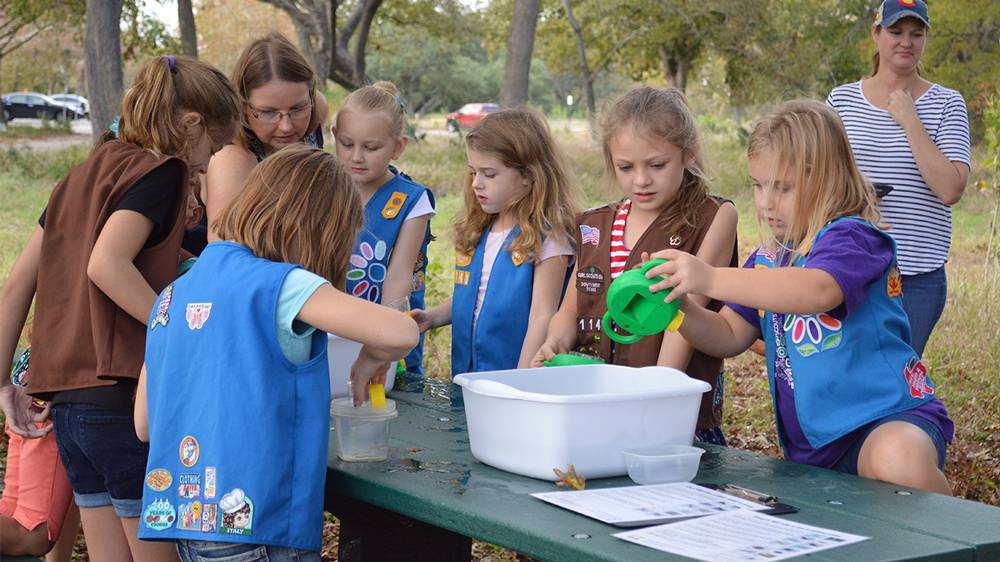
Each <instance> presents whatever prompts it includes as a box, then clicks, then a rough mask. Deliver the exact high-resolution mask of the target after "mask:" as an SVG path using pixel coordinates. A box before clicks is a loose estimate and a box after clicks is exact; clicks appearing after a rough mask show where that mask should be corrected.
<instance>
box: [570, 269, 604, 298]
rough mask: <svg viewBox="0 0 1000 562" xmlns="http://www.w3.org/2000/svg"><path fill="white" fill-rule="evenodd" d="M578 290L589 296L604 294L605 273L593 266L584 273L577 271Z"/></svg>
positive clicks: (583, 271)
mask: <svg viewBox="0 0 1000 562" xmlns="http://www.w3.org/2000/svg"><path fill="white" fill-rule="evenodd" d="M576 288H577V290H579V291H583V292H584V293H587V294H588V295H597V294H600V293H602V292H604V272H603V271H601V270H600V269H598V268H597V266H593V265H591V266H589V267H587V268H586V269H584V270H582V271H577V272H576Z"/></svg>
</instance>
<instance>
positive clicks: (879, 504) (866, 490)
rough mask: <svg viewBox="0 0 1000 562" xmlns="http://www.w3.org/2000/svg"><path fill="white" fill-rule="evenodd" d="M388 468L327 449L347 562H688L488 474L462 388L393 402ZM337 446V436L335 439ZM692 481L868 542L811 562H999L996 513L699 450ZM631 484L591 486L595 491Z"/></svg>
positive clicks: (756, 458)
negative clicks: (503, 552) (749, 496)
mask: <svg viewBox="0 0 1000 562" xmlns="http://www.w3.org/2000/svg"><path fill="white" fill-rule="evenodd" d="M391 398H393V399H394V400H396V404H397V408H398V411H399V417H398V419H396V420H395V421H394V422H393V425H392V438H391V440H390V447H391V448H390V454H389V459H388V460H387V461H383V462H371V463H349V462H343V461H340V460H339V459H337V457H336V450H335V448H334V445H333V443H332V442H331V447H330V460H329V470H328V471H327V486H326V498H325V500H326V501H325V503H326V508H327V510H328V511H330V512H331V513H333V514H334V515H336V516H338V518H340V520H341V536H340V560H341V561H342V562H354V561H362V560H364V561H367V560H372V561H379V562H383V561H391V560H428V561H430V560H434V561H446V560H449V561H450V560H456V561H457V560H469V559H470V544H471V541H470V539H469V537H472V538H476V539H478V540H481V541H485V542H488V543H492V544H496V545H499V546H502V547H504V548H507V549H510V550H514V551H516V552H519V553H522V554H525V555H527V556H530V557H532V558H537V559H539V560H552V561H556V560H573V561H582V562H585V561H595V562H596V561H619V560H629V561H636V562H642V561H645V560H689V559H688V558H685V557H681V556H674V555H670V554H667V553H664V552H660V551H657V550H654V549H650V548H645V547H643V546H639V545H635V544H632V543H628V542H625V541H623V540H620V539H617V538H614V537H613V536H612V534H614V533H617V532H620V531H622V530H623V529H619V528H617V527H614V526H611V525H606V524H604V523H601V522H599V521H596V520H593V519H590V518H587V517H584V516H582V515H579V514H576V513H573V512H570V511H567V510H564V509H561V508H559V507H556V506H553V505H550V504H547V503H545V502H542V501H540V500H538V499H535V498H533V497H531V496H530V495H529V494H531V493H534V492H551V491H556V490H557V488H556V487H555V486H554V485H553V483H551V482H545V481H541V480H535V479H532V478H526V477H523V476H518V475H516V474H512V473H509V472H505V471H501V470H498V469H495V468H492V467H490V466H488V465H485V464H483V463H480V462H479V461H477V460H476V459H475V458H473V456H472V453H471V452H470V449H469V435H468V432H467V430H466V424H465V413H464V409H463V407H462V403H461V389H460V388H459V387H457V386H454V385H450V384H449V383H438V382H436V381H431V382H429V383H428V385H427V388H426V389H425V391H424V392H423V393H410V392H394V393H392V394H391ZM331 437H332V434H331ZM703 447H704V448H705V450H706V453H705V454H704V456H702V460H701V467H700V469H699V472H698V476H697V477H696V478H695V482H701V483H714V484H734V485H737V486H743V487H745V488H750V489H752V490H757V491H760V492H763V493H766V494H771V495H774V496H776V497H777V498H778V499H779V500H780V501H781V502H783V503H787V504H791V505H794V506H796V507H798V508H799V512H798V513H794V514H790V515H782V516H781V517H787V518H789V519H790V520H792V521H796V522H799V523H804V524H807V525H816V526H819V527H825V528H829V529H833V530H837V531H842V532H846V533H853V534H857V535H864V536H867V537H871V539H870V540H866V541H863V542H860V543H857V544H853V545H849V546H845V547H840V548H835V549H831V550H825V551H822V552H818V553H815V554H812V555H810V556H809V558H810V559H812V560H840V561H850V562H860V561H873V562H874V561H899V560H934V561H950V560H956V561H957V560H965V561H987V560H1000V508H995V507H990V506H987V505H985V504H981V503H977V502H971V501H967V500H960V499H955V498H950V497H946V496H941V495H938V494H929V493H924V492H919V491H916V490H910V489H906V488H902V487H899V486H894V485H890V484H884V483H880V482H876V481H873V480H866V479H862V478H858V477H855V476H850V475H845V474H841V473H837V472H833V471H829V470H824V469H819V468H814V467H810V466H805V465H801V464H795V463H791V462H786V461H782V460H778V459H773V458H770V457H766V456H762V455H758V454H754V453H749V452H745V451H738V450H734V449H727V448H724V447H717V446H713V445H704V446H703ZM628 485H632V481H631V480H629V479H628V478H606V479H600V480H590V481H588V482H587V488H588V489H597V488H607V487H615V486H628Z"/></svg>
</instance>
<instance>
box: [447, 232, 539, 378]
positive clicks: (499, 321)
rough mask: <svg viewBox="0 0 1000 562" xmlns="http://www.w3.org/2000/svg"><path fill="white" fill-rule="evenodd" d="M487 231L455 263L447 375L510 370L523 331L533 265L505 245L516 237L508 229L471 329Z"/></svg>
mask: <svg viewBox="0 0 1000 562" xmlns="http://www.w3.org/2000/svg"><path fill="white" fill-rule="evenodd" d="M489 230H490V229H489V227H487V228H486V230H484V231H483V233H482V235H481V236H480V238H479V244H478V245H477V246H476V252H475V254H473V255H472V256H468V255H464V254H458V255H457V256H456V257H455V294H454V296H453V298H452V302H451V374H452V376H455V375H460V374H462V373H469V372H482V371H496V370H502V369H516V368H517V360H518V359H519V358H520V356H521V345H522V344H523V343H524V335H525V333H527V331H528V315H529V312H530V311H531V293H532V288H533V283H534V279H535V263H534V261H532V260H530V259H526V257H525V256H522V255H521V254H520V253H519V252H511V251H510V249H509V248H510V244H511V242H512V241H513V240H514V238H516V237H517V234H518V232H520V231H521V229H520V228H519V227H516V226H515V227H514V228H513V229H511V231H510V233H509V234H508V235H507V239H506V240H504V243H503V248H502V249H501V250H500V253H499V254H497V258H496V261H494V262H493V270H492V271H491V272H490V282H489V284H488V285H487V286H486V296H485V297H484V298H483V304H482V308H481V309H480V310H479V320H478V321H477V322H476V323H475V329H473V310H474V309H475V307H476V296H477V294H478V293H479V280H480V278H481V277H482V274H483V254H484V253H485V250H486V239H487V237H488V234H489Z"/></svg>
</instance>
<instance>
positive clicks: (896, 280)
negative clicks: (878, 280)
mask: <svg viewBox="0 0 1000 562" xmlns="http://www.w3.org/2000/svg"><path fill="white" fill-rule="evenodd" d="M885 292H886V294H887V295H889V297H890V298H895V297H898V296H900V295H902V294H903V277H902V276H901V275H900V274H899V268H898V267H894V268H892V271H890V272H889V281H887V282H886V290H885Z"/></svg>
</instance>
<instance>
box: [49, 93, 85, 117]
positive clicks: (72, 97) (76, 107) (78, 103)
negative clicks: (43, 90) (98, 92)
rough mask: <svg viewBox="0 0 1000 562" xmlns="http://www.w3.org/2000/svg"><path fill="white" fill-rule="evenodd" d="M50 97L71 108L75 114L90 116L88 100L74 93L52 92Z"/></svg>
mask: <svg viewBox="0 0 1000 562" xmlns="http://www.w3.org/2000/svg"><path fill="white" fill-rule="evenodd" d="M52 99H54V100H56V101H57V102H59V103H61V104H63V105H65V106H66V107H68V108H70V109H72V110H73V111H75V112H76V114H77V115H80V116H82V117H90V102H89V101H87V98H85V97H83V96H78V95H76V94H52Z"/></svg>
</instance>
